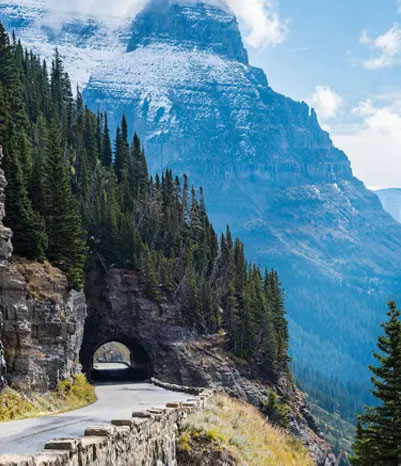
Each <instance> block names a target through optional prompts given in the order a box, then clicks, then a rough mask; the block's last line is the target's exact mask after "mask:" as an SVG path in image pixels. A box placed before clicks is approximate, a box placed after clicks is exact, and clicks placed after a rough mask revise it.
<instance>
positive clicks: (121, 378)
mask: <svg viewBox="0 0 401 466" xmlns="http://www.w3.org/2000/svg"><path fill="white" fill-rule="evenodd" d="M86 374H87V376H88V379H89V380H90V381H92V382H95V383H113V382H115V383H117V382H118V383H120V382H142V381H145V380H148V379H149V378H150V377H151V376H152V368H151V361H150V358H149V356H148V354H147V352H146V351H145V349H144V348H143V346H142V345H141V344H139V343H137V342H135V341H127V340H126V339H124V338H120V339H111V340H110V341H106V342H104V343H102V344H100V345H98V346H97V347H95V350H94V351H93V354H92V357H91V359H90V364H89V366H88V367H87V368H86Z"/></svg>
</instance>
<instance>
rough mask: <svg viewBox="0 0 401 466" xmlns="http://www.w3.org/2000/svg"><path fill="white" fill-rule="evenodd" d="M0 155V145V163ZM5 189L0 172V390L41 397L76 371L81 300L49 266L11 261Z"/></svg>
mask: <svg viewBox="0 0 401 466" xmlns="http://www.w3.org/2000/svg"><path fill="white" fill-rule="evenodd" d="M2 155H3V154H2V149H1V146H0V161H1V158H2ZM6 185H7V181H6V179H5V177H4V172H3V170H1V169H0V390H2V389H3V388H4V386H5V385H6V383H7V382H8V383H10V384H12V385H13V386H14V387H15V388H17V389H18V390H20V391H22V392H29V393H30V392H33V391H39V392H46V391H48V390H52V389H55V388H56V386H57V382H58V381H59V380H61V379H66V378H70V377H71V376H72V375H74V374H76V373H78V372H79V371H80V369H81V366H80V364H79V349H80V347H81V344H82V337H83V328H84V323H85V318H86V303H85V296H84V294H83V292H76V291H74V290H70V289H69V287H68V283H67V279H66V278H65V276H64V275H63V274H62V273H61V272H60V271H59V270H57V269H55V268H53V267H51V266H50V265H49V264H36V263H31V264H30V263H28V262H23V261H19V262H18V261H11V254H12V244H11V236H12V233H11V230H10V229H8V228H6V227H4V225H3V218H4V216H5V208H4V200H5V196H4V189H5V187H6Z"/></svg>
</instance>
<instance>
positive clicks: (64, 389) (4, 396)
mask: <svg viewBox="0 0 401 466" xmlns="http://www.w3.org/2000/svg"><path fill="white" fill-rule="evenodd" d="M95 401H96V394H95V389H94V387H93V386H92V385H90V384H89V383H88V381H87V380H86V377H85V376H84V375H83V374H79V375H76V376H75V377H74V378H73V380H72V381H69V380H64V381H62V382H59V384H58V387H57V390H56V391H55V392H52V393H48V394H45V395H42V394H33V395H31V396H29V397H28V396H26V395H23V394H21V393H18V392H17V391H15V390H13V389H12V388H6V389H5V390H4V391H3V392H1V393H0V422H4V421H13V420H17V419H28V418H32V417H38V416H46V415H50V414H59V413H64V412H67V411H73V410H75V409H79V408H83V407H84V406H87V405H89V404H91V403H94V402H95Z"/></svg>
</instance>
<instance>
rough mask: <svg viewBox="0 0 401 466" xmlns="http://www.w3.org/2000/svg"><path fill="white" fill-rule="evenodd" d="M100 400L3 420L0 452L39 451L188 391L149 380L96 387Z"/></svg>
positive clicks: (183, 396)
mask: <svg viewBox="0 0 401 466" xmlns="http://www.w3.org/2000/svg"><path fill="white" fill-rule="evenodd" d="M96 394H97V397H98V401H97V402H96V403H94V404H93V405H90V406H87V407H86V408H82V409H79V410H77V411H71V412H68V413H64V414H57V415H53V416H45V417H40V418H35V419H26V420H21V421H11V422H4V423H0V454H3V453H18V454H24V453H38V452H40V451H42V450H43V447H44V445H45V443H46V442H48V441H49V440H52V439H56V438H62V437H64V438H66V437H82V436H83V434H84V431H85V429H86V428H87V427H90V426H97V425H102V424H110V422H111V421H112V420H114V419H130V418H131V415H132V411H146V409H149V408H151V407H164V406H165V405H166V403H168V402H170V401H184V400H186V399H188V398H189V395H188V394H184V393H177V392H170V391H168V390H164V389H162V388H159V387H156V386H155V385H152V384H148V383H134V384H131V383H128V384H119V385H98V386H96Z"/></svg>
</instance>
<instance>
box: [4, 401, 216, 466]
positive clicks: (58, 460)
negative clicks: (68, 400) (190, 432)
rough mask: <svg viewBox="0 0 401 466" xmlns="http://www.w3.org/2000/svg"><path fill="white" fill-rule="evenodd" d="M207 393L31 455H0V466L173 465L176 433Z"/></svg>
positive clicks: (203, 403)
mask: <svg viewBox="0 0 401 466" xmlns="http://www.w3.org/2000/svg"><path fill="white" fill-rule="evenodd" d="M209 396H210V394H209V393H204V394H203V395H201V396H199V397H197V398H194V399H191V400H190V401H188V402H187V403H168V404H167V406H166V408H164V409H159V408H155V409H150V410H148V411H146V412H138V413H136V412H134V413H133V414H132V418H131V419H117V420H114V421H112V424H111V425H110V426H94V427H88V428H87V429H86V430H85V436H84V437H82V438H80V439H65V438H64V439H56V440H53V441H50V442H48V443H47V444H46V445H45V450H44V451H43V452H42V453H38V454H35V455H0V464H1V465H2V466H44V465H46V466H81V465H87V466H105V465H110V466H111V465H112V466H127V465H138V466H139V465H142V466H155V465H163V466H176V465H177V461H176V434H177V432H178V428H179V425H180V423H181V422H182V420H183V419H185V418H186V417H187V416H188V415H189V414H192V413H195V412H196V411H198V410H202V409H204V408H205V406H206V404H207V400H208V398H209Z"/></svg>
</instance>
